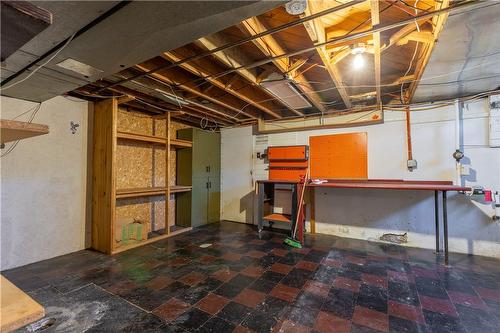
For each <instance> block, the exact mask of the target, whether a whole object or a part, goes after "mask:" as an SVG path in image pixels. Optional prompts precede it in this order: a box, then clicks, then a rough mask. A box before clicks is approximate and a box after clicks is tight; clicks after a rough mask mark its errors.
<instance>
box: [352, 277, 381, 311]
mask: <svg viewBox="0 0 500 333" xmlns="http://www.w3.org/2000/svg"><path fill="white" fill-rule="evenodd" d="M356 303H357V305H359V306H362V307H365V308H368V309H372V310H376V311H379V312H383V313H387V290H385V289H382V288H378V287H374V286H371V285H367V284H362V285H361V288H360V290H359V294H358V300H357V302H356Z"/></svg>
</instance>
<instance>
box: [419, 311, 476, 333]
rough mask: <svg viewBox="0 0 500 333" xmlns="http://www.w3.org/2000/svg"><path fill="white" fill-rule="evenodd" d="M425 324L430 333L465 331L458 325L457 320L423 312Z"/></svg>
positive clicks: (460, 332)
mask: <svg viewBox="0 0 500 333" xmlns="http://www.w3.org/2000/svg"><path fill="white" fill-rule="evenodd" d="M423 313H424V317H425V322H426V323H427V327H428V328H429V329H430V330H431V332H440V333H441V332H442V333H465V332H466V330H465V329H464V327H463V326H462V325H461V324H460V321H459V319H458V318H455V317H451V316H448V315H446V314H442V313H438V312H432V311H427V310H423Z"/></svg>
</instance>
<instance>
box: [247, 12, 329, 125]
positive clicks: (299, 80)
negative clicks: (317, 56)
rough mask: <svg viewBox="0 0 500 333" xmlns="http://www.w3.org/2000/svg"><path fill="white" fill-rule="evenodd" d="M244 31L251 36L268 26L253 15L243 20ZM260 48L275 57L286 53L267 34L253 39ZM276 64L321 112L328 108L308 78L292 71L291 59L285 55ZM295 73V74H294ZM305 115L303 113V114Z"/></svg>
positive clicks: (268, 55)
mask: <svg viewBox="0 0 500 333" xmlns="http://www.w3.org/2000/svg"><path fill="white" fill-rule="evenodd" d="M240 28H241V30H242V31H243V32H245V33H247V34H248V35H250V36H253V35H256V34H258V33H262V32H264V31H266V30H268V29H267V27H266V26H265V25H264V24H263V23H262V22H261V21H260V20H259V19H258V18H257V17H252V18H249V19H246V20H245V21H243V22H242V23H241V25H240ZM252 42H253V43H254V44H255V45H256V46H257V47H258V48H259V50H260V51H261V52H262V53H263V54H264V55H265V56H267V57H273V56H276V55H280V54H286V51H285V49H284V48H283V47H282V46H281V44H280V43H279V42H278V41H277V40H276V39H275V38H274V37H273V36H272V35H266V36H264V37H261V38H257V39H254V40H253V41H252ZM273 63H274V65H276V67H277V68H278V69H279V70H280V72H282V73H283V74H284V75H290V74H292V75H290V76H291V77H292V78H293V80H294V81H295V83H296V84H297V87H298V88H299V89H300V91H301V92H302V93H303V94H304V95H305V96H306V97H307V98H308V100H309V101H311V103H312V104H313V105H314V106H315V107H316V108H317V109H318V110H320V111H321V112H326V108H325V106H324V105H323V102H322V100H321V98H320V97H319V95H318V94H317V93H316V92H315V91H314V88H313V87H312V86H311V85H310V84H309V82H308V80H307V79H306V78H305V77H304V75H303V74H300V73H290V66H291V63H290V59H289V58H286V57H283V58H280V59H275V60H273ZM293 74H295V76H293ZM301 115H303V114H301Z"/></svg>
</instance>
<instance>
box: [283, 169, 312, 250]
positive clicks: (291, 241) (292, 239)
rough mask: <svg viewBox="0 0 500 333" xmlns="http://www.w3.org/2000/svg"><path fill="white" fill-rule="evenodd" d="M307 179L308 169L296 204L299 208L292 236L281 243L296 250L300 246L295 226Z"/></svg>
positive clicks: (297, 222)
mask: <svg viewBox="0 0 500 333" xmlns="http://www.w3.org/2000/svg"><path fill="white" fill-rule="evenodd" d="M308 179H309V168H307V170H306V176H305V177H304V186H303V187H302V193H301V194H300V200H299V202H298V205H299V207H298V209H297V216H296V217H295V226H294V228H293V230H292V235H291V236H290V237H287V238H285V240H284V241H283V243H285V244H287V245H289V246H291V247H295V248H298V249H301V248H302V244H301V243H300V242H299V241H298V240H297V239H296V236H297V226H298V225H299V218H300V213H301V210H302V206H303V204H302V203H303V201H304V193H305V191H306V185H307V182H308Z"/></svg>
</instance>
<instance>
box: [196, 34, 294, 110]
mask: <svg viewBox="0 0 500 333" xmlns="http://www.w3.org/2000/svg"><path fill="white" fill-rule="evenodd" d="M197 43H198V44H199V45H201V46H203V47H204V48H206V49H207V50H209V51H211V50H214V49H216V48H219V47H221V46H222V45H227V44H229V43H230V42H229V41H228V40H226V39H225V38H224V37H223V36H221V35H220V34H214V35H212V36H209V37H204V38H200V39H199V40H198V42H197ZM212 56H213V57H215V58H216V59H217V60H218V61H220V62H221V63H222V64H224V65H225V66H227V67H229V68H237V67H242V66H243V65H244V64H249V63H252V62H253V60H252V59H250V58H249V57H248V56H247V55H246V54H245V53H244V52H242V51H241V50H239V49H237V48H230V49H226V50H224V51H219V52H215V53H213V54H212ZM237 73H238V74H239V75H241V76H242V77H243V78H245V79H246V80H247V81H248V82H251V83H252V84H260V80H259V77H261V76H262V73H260V74H257V72H256V71H255V69H254V68H252V69H245V68H242V69H240V70H238V71H237ZM268 74H270V73H268ZM267 96H269V97H268V98H273V97H272V96H270V95H267ZM278 102H280V103H281V101H278ZM281 104H282V105H283V106H285V107H286V108H287V109H288V110H290V111H291V112H293V113H296V114H297V112H298V111H296V110H294V109H293V108H290V107H289V106H288V105H287V104H286V103H281ZM299 115H302V114H299Z"/></svg>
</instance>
